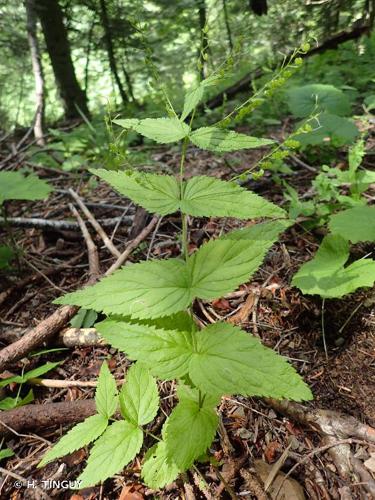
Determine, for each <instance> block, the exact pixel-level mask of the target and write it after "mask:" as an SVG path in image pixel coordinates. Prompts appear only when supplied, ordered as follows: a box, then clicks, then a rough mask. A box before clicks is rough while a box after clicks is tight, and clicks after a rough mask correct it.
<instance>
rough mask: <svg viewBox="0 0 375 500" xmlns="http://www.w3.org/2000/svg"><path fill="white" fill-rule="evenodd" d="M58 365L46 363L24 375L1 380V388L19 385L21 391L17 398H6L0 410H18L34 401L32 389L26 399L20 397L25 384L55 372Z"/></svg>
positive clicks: (1, 403) (1, 401)
mask: <svg viewBox="0 0 375 500" xmlns="http://www.w3.org/2000/svg"><path fill="white" fill-rule="evenodd" d="M58 365H59V363H45V364H44V365H42V366H38V367H37V368H34V369H33V370H30V371H28V372H26V373H23V374H22V375H14V376H12V377H8V378H4V379H2V380H0V388H2V387H6V386H7V385H9V384H19V389H18V392H17V395H16V397H15V398H12V397H6V398H4V399H2V400H0V410H10V409H11V408H17V407H19V406H23V405H25V404H28V403H31V402H32V401H33V400H34V393H33V390H32V389H30V390H29V392H28V393H27V395H26V396H25V397H24V398H21V397H20V393H21V389H22V386H23V384H26V383H27V382H29V381H30V380H33V379H38V377H40V376H41V375H44V374H45V373H47V372H49V371H51V370H53V369H54V368H56V366H58Z"/></svg>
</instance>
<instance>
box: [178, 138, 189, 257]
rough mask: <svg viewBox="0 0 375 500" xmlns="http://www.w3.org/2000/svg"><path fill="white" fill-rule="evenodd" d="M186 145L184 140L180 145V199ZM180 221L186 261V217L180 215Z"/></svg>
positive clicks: (186, 141) (187, 251)
mask: <svg viewBox="0 0 375 500" xmlns="http://www.w3.org/2000/svg"><path fill="white" fill-rule="evenodd" d="M187 144H188V139H187V138H185V139H184V142H183V143H182V151H181V162H180V197H181V198H182V195H183V187H184V186H183V181H184V165H185V157H186V148H187ZM181 219H182V235H181V239H182V254H183V256H184V258H185V260H187V258H188V256H189V250H188V234H187V233H188V231H187V215H186V214H184V213H181Z"/></svg>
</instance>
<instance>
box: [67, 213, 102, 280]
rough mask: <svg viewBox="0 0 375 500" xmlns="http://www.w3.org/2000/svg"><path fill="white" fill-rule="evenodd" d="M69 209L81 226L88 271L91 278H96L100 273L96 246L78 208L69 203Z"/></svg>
mask: <svg viewBox="0 0 375 500" xmlns="http://www.w3.org/2000/svg"><path fill="white" fill-rule="evenodd" d="M69 208H70V210H71V211H72V213H73V214H74V216H75V217H76V219H77V221H78V224H79V227H80V228H81V232H82V236H83V237H84V239H85V242H86V247H87V255H88V259H89V273H90V276H91V277H92V278H97V277H98V276H99V274H100V265H99V254H98V249H97V248H96V245H95V243H94V242H93V240H92V238H91V235H90V233H89V231H88V229H87V227H86V224H85V222H84V221H83V219H82V217H81V216H80V215H79V213H78V210H77V209H76V208H75V207H74V206H73V205H72V204H70V205H69Z"/></svg>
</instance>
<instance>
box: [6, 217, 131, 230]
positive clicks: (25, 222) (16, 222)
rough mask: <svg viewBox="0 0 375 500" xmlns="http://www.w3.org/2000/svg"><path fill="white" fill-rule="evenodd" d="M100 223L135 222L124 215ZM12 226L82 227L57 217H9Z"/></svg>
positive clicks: (104, 224) (108, 225) (110, 225)
mask: <svg viewBox="0 0 375 500" xmlns="http://www.w3.org/2000/svg"><path fill="white" fill-rule="evenodd" d="M99 221H100V224H101V225H102V226H104V227H114V226H116V224H118V222H119V221H121V222H123V223H124V224H125V225H127V226H131V225H132V223H133V217H132V216H131V215H126V216H124V217H113V218H111V219H101V220H99ZM7 222H8V224H9V225H10V226H16V227H26V228H33V227H35V228H36V229H44V230H50V231H77V230H79V229H80V227H79V224H78V222H71V221H66V220H55V219H39V218H37V217H30V218H27V217H7ZM4 224H5V221H4V217H0V226H3V225H4Z"/></svg>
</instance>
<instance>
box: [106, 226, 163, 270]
mask: <svg viewBox="0 0 375 500" xmlns="http://www.w3.org/2000/svg"><path fill="white" fill-rule="evenodd" d="M158 220H159V217H157V216H155V217H153V218H152V219H151V221H150V223H149V224H148V225H147V226H146V227H145V228H143V229H142V231H141V232H140V233H139V235H138V236H137V237H136V238H134V240H133V241H131V242H130V243H129V244H128V246H127V247H126V249H125V250H124V251H123V253H122V254H121V255H120V256H119V258H118V259H117V260H116V262H115V263H114V264H112V266H111V267H110V268H109V269H108V271H107V272H106V273H105V275H106V276H108V275H109V274H111V273H113V271H115V270H116V269H118V268H119V267H121V266H122V265H123V264H124V263H125V261H126V259H127V258H128V257H129V255H130V254H131V253H132V251H133V250H134V249H135V248H137V246H138V245H139V244H140V243H141V242H142V241H143V240H144V239H145V238H147V236H148V235H149V234H150V233H151V231H152V230H153V229H154V227H155V226H156V224H157V222H158Z"/></svg>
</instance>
